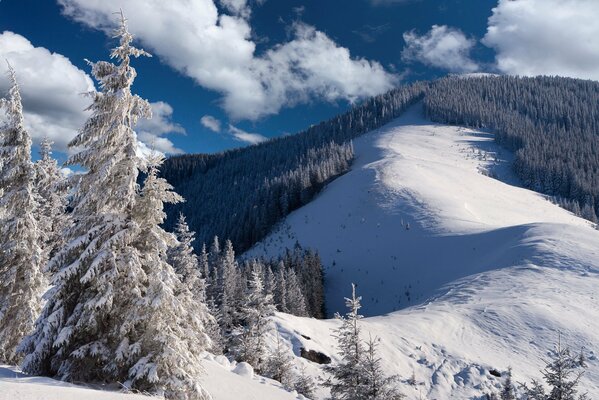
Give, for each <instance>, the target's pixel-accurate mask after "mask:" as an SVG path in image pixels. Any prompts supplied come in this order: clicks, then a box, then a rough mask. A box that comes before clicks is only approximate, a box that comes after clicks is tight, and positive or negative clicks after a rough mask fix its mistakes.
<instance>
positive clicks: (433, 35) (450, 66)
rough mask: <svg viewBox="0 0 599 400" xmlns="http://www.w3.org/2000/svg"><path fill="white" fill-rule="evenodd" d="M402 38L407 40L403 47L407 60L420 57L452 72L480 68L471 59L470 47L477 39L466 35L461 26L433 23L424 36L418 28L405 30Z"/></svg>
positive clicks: (419, 58) (421, 59)
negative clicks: (418, 31) (419, 33)
mask: <svg viewBox="0 0 599 400" xmlns="http://www.w3.org/2000/svg"><path fill="white" fill-rule="evenodd" d="M403 39H404V41H405V42H406V46H405V47H404V49H403V51H402V59H403V60H404V61H408V62H410V61H419V62H421V63H423V64H426V65H430V66H433V67H437V68H442V69H446V70H448V71H451V72H474V71H477V70H478V69H479V67H478V65H477V64H476V63H475V62H473V61H472V60H471V59H470V50H471V49H472V47H474V45H475V44H476V41H475V40H474V39H470V38H467V37H466V35H464V33H463V32H462V31H460V30H459V29H455V28H451V27H448V26H446V25H433V26H432V28H431V30H430V31H428V32H427V33H426V34H424V35H422V36H420V35H418V34H417V33H416V32H415V31H409V32H405V33H404V34H403Z"/></svg>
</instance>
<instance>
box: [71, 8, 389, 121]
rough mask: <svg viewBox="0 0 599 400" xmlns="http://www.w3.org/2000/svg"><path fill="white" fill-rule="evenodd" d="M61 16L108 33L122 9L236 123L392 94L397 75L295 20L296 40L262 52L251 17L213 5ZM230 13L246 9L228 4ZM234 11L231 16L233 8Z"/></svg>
mask: <svg viewBox="0 0 599 400" xmlns="http://www.w3.org/2000/svg"><path fill="white" fill-rule="evenodd" d="M59 3H60V4H61V5H62V7H63V13H64V14H65V15H67V16H69V17H71V18H72V19H74V20H76V21H79V22H81V23H83V24H85V25H87V26H90V27H93V28H96V29H103V30H107V29H109V28H110V27H112V26H113V23H114V20H115V19H114V15H113V12H114V11H115V10H118V9H119V7H122V8H123V10H124V12H125V14H126V15H127V17H128V18H129V26H130V30H131V32H133V33H134V34H136V35H137V37H138V39H139V40H140V41H141V43H142V45H143V46H145V47H147V48H148V50H151V51H152V52H154V53H155V54H156V55H157V56H159V57H160V58H161V59H162V60H163V61H164V62H166V63H167V64H168V65H170V66H171V67H173V68H174V69H176V70H178V71H180V72H181V73H183V74H185V75H187V76H189V77H191V78H192V79H194V80H195V81H196V82H197V83H199V84H200V85H201V86H203V87H205V88H207V89H210V90H215V91H218V92H220V93H222V95H223V98H222V106H223V108H224V109H225V110H226V111H227V112H228V114H229V115H230V116H231V117H232V118H233V119H258V118H260V117H262V116H265V115H270V114H275V113H277V112H278V111H279V110H280V109H281V108H282V107H286V106H292V105H294V104H296V103H298V102H307V101H309V100H311V99H313V98H315V97H324V98H326V99H327V100H330V101H333V100H337V99H347V100H355V99H357V98H360V97H365V96H370V95H374V94H378V93H380V92H383V91H386V90H388V89H390V88H391V87H392V86H393V85H394V84H395V83H396V82H397V77H396V76H395V75H392V74H390V73H388V72H387V71H385V69H384V68H383V67H382V66H381V65H380V64H379V63H377V62H371V61H367V60H365V59H361V58H354V57H351V56H350V53H349V50H348V49H346V48H344V47H341V46H339V45H337V44H336V43H335V42H334V41H332V40H331V39H330V38H329V37H328V36H327V35H326V34H324V33H322V32H320V31H317V30H316V29H314V28H313V27H310V26H308V25H305V24H300V23H296V24H294V25H293V27H292V29H291V34H292V38H291V40H290V41H288V42H286V43H282V44H279V45H276V46H274V47H271V48H270V49H269V50H268V51H266V52H265V53H264V54H261V55H258V54H256V43H255V42H254V41H253V39H252V29H251V26H250V25H249V18H248V16H247V13H243V12H240V11H233V12H232V14H231V15H226V14H219V11H218V8H217V7H216V5H215V3H214V1H213V0H194V1H192V0H173V1H168V2H166V1H162V0H127V1H123V0H59ZM225 3H227V4H229V6H228V7H227V9H229V10H230V9H231V7H234V10H240V9H241V8H240V7H242V6H243V7H247V2H246V1H242V0H225ZM230 12H231V11H230Z"/></svg>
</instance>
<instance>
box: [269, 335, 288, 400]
mask: <svg viewBox="0 0 599 400" xmlns="http://www.w3.org/2000/svg"><path fill="white" fill-rule="evenodd" d="M292 367H293V359H292V358H291V356H290V355H289V350H288V349H287V347H286V346H285V344H284V343H283V341H282V340H281V335H279V333H278V332H277V344H276V347H275V348H274V349H273V350H271V351H270V354H269V355H268V360H267V361H266V365H265V367H264V372H265V373H266V375H267V376H268V377H270V378H272V379H274V380H276V381H279V382H281V383H282V384H283V386H284V387H285V388H287V389H290V388H291V387H292V385H293V371H292Z"/></svg>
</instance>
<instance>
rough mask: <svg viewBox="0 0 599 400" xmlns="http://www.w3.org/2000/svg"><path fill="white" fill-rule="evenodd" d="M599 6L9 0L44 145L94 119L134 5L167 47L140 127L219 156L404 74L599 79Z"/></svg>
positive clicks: (154, 61) (27, 93)
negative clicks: (97, 80)
mask: <svg viewBox="0 0 599 400" xmlns="http://www.w3.org/2000/svg"><path fill="white" fill-rule="evenodd" d="M598 4H599V2H596V1H593V0H567V1H560V0H516V1H508V0H500V1H498V0H442V1H434V0H420V1H418V0H412V1H405V0H404V1H402V0H344V1H341V0H303V1H302V0H285V1H281V0H261V1H252V0H249V1H247V0H172V1H168V2H166V1H161V0H58V1H53V0H44V1H40V0H1V1H0V35H1V36H0V56H1V57H2V58H7V59H9V60H10V61H11V63H12V64H13V65H14V66H15V69H16V70H17V74H18V76H19V78H20V80H22V85H23V91H24V102H25V109H26V111H27V113H28V114H27V115H26V117H29V118H28V121H29V122H28V126H29V129H30V131H31V133H32V135H33V137H34V141H35V142H37V141H39V139H40V138H41V137H42V136H43V135H44V134H48V135H49V136H51V137H52V138H53V139H54V141H55V142H56V143H57V144H56V146H57V147H58V148H59V150H60V149H61V150H64V149H65V144H66V143H67V141H68V140H69V139H70V138H71V137H72V135H73V134H74V132H75V130H76V129H77V126H79V125H80V124H81V122H82V121H83V120H84V119H85V117H86V114H85V113H84V112H83V111H82V110H83V109H84V108H85V105H86V103H87V100H86V99H85V98H82V97H81V96H80V95H79V93H80V92H82V91H86V90H89V89H91V88H92V86H91V85H92V81H91V80H89V76H86V74H89V67H88V66H87V65H86V62H85V61H84V60H85V59H89V60H92V61H96V60H106V59H107V58H108V52H109V49H110V48H111V47H112V46H113V45H114V42H113V40H112V39H111V38H110V35H109V34H107V33H108V32H109V31H110V28H111V24H112V23H113V21H114V20H115V16H114V15H112V12H113V11H117V10H118V9H119V7H122V8H123V9H124V11H125V13H126V16H127V18H128V19H129V23H130V30H131V31H132V32H133V33H134V34H135V35H136V36H137V38H138V40H139V45H140V46H142V47H144V48H145V49H146V50H148V51H150V52H151V53H153V55H154V57H152V58H149V59H139V60H137V61H136V62H135V64H134V66H135V67H136V69H137V71H138V78H137V80H136V82H135V86H134V91H135V92H136V93H138V94H139V95H140V96H142V97H144V98H146V99H148V100H149V101H151V102H152V103H154V107H155V116H156V118H155V119H154V121H153V122H144V123H142V125H141V126H140V127H139V128H138V131H139V133H140V138H141V139H142V140H144V141H146V142H152V143H154V145H155V146H156V147H157V148H159V149H162V150H163V151H166V152H171V153H176V152H186V153H196V152H216V151H221V150H224V149H228V148H232V147H238V146H244V145H247V144H248V143H253V142H257V141H260V140H263V139H264V138H269V137H275V136H279V135H284V134H289V133H294V132H297V131H300V130H302V129H304V128H306V127H308V126H309V125H311V124H314V123H317V122H319V121H321V120H323V119H326V118H329V117H331V116H333V115H335V114H338V113H340V112H342V111H343V110H345V109H346V108H347V107H348V106H349V105H350V104H351V103H352V102H359V101H360V100H361V99H363V98H365V97H368V96H371V95H373V94H377V93H380V92H383V91H386V90H388V89H389V88H390V87H393V86H394V85H397V84H399V83H401V82H410V81H413V80H416V79H431V78H435V77H439V76H442V75H445V74H447V73H465V72H495V73H510V74H522V75H537V74H559V75H567V76H575V77H580V78H587V79H598V78H599V76H598V75H597V74H598V73H597V70H599V68H596V67H599V57H598V56H597V54H596V53H597V50H596V49H597V48H598V47H597V44H598V42H597V39H596V38H597V37H599V27H598V26H597V25H599V24H597V23H596V22H595V21H594V17H593V15H595V16H596V15H599V6H598ZM547 38H551V40H548V39H547ZM2 68H3V67H2ZM3 80H4V81H5V78H4V77H2V78H0V90H2V91H4V90H5V89H6V82H4V83H3ZM202 121H203V123H202ZM218 127H220V129H217V128H218ZM217 131H218V132H217ZM63 156H64V155H63Z"/></svg>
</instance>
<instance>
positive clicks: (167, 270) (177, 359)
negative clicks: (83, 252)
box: [117, 154, 212, 400]
mask: <svg viewBox="0 0 599 400" xmlns="http://www.w3.org/2000/svg"><path fill="white" fill-rule="evenodd" d="M161 164H162V156H161V155H157V154H156V155H154V156H152V157H151V158H150V159H149V171H148V175H147V177H146V179H145V181H144V185H143V190H142V192H141V195H140V196H139V199H138V201H137V204H136V207H135V210H134V213H133V222H134V223H136V224H137V225H138V226H139V230H138V235H137V237H136V239H135V240H134V241H133V243H132V245H133V247H134V248H135V249H136V250H137V252H138V257H139V259H140V262H141V264H142V266H143V270H144V272H145V274H146V280H147V282H146V284H145V294H144V296H143V302H142V307H138V308H136V309H135V311H136V312H137V314H136V315H133V316H132V318H129V321H128V322H130V323H131V324H132V326H135V327H136V328H137V329H136V330H137V332H138V333H139V334H140V336H139V337H135V336H134V335H133V336H127V337H125V338H123V340H122V341H121V344H120V346H119V348H118V349H117V357H119V358H120V360H121V361H124V362H125V364H126V365H132V367H131V368H130V369H129V380H128V381H127V382H126V386H130V387H133V388H135V389H137V390H140V391H144V392H149V393H153V394H156V395H160V396H165V397H166V398H167V399H181V400H187V399H206V398H209V396H208V394H207V393H206V392H205V390H203V389H202V387H201V386H200V385H199V384H198V381H199V378H200V375H201V374H202V372H203V370H202V367H201V358H202V357H201V354H202V351H204V350H205V349H207V348H209V346H210V339H209V337H208V335H207V333H206V332H205V326H206V325H207V324H208V323H210V322H211V321H212V316H211V315H210V314H209V311H208V309H207V307H206V304H205V303H204V302H203V300H202V299H200V298H195V296H194V295H193V293H192V291H191V288H190V287H189V282H182V281H181V280H180V279H179V277H178V276H177V273H176V272H175V270H174V268H173V267H172V266H171V265H169V264H168V262H167V252H168V251H169V249H173V248H175V249H179V247H180V245H181V243H177V240H176V238H175V237H174V236H173V235H172V234H170V233H167V232H166V231H164V230H163V229H162V228H161V225H162V224H163V222H164V219H165V218H166V214H165V213H164V210H163V208H164V204H165V203H170V204H173V203H176V202H179V201H182V198H181V197H180V196H179V195H177V194H176V193H174V192H172V187H171V186H170V185H169V184H168V183H167V182H166V181H165V180H164V179H162V178H159V177H158V176H157V175H158V167H159V166H160V165H161ZM183 223H184V220H183ZM187 279H189V276H187ZM133 340H135V342H133Z"/></svg>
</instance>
